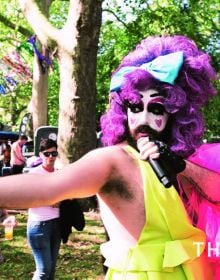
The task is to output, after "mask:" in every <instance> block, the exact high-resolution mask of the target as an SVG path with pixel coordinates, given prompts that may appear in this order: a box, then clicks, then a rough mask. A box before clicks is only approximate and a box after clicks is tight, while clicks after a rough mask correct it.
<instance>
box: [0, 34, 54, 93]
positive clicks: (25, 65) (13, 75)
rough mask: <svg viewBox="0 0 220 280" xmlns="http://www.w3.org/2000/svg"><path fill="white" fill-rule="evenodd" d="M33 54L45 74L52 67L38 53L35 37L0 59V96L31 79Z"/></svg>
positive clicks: (48, 58)
mask: <svg viewBox="0 0 220 280" xmlns="http://www.w3.org/2000/svg"><path fill="white" fill-rule="evenodd" d="M34 54H36V56H37V58H38V60H39V63H40V66H41V68H42V72H43V73H45V72H46V70H48V68H49V67H51V66H52V61H51V59H50V57H47V56H44V55H43V54H42V53H41V52H40V51H39V48H38V47H37V43H36V35H34V36H32V37H31V38H29V39H28V40H27V42H24V43H22V44H21V45H20V46H18V47H17V48H16V49H15V50H14V51H12V52H10V53H8V54H7V55H5V56H4V57H2V58H1V59H0V94H2V95H5V94H6V93H8V92H12V91H13V90H14V88H15V87H16V86H17V85H18V84H24V83H26V82H27V81H29V80H30V79H31V78H32V62H33V57H34Z"/></svg>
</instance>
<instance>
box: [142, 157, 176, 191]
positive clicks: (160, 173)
mask: <svg viewBox="0 0 220 280" xmlns="http://www.w3.org/2000/svg"><path fill="white" fill-rule="evenodd" d="M148 161H149V163H150V165H151V167H152V168H153V170H154V172H155V174H156V175H157V177H158V179H159V180H160V182H161V183H162V184H163V185H164V187H165V188H170V187H171V186H172V181H171V179H170V178H169V176H168V175H167V174H166V172H165V171H164V169H162V167H161V165H160V163H159V162H158V160H156V159H151V158H149V160H148Z"/></svg>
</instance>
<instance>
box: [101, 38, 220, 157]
mask: <svg viewBox="0 0 220 280" xmlns="http://www.w3.org/2000/svg"><path fill="white" fill-rule="evenodd" d="M178 51H182V52H183V55H184V61H183V65H182V67H181V69H180V71H179V74H178V77H177V78H176V80H175V83H174V85H171V84H168V83H164V82H160V81H159V80H156V79H155V78H154V77H153V76H152V75H151V74H150V73H148V72H147V71H145V70H142V69H137V70H134V71H133V72H131V73H129V74H126V75H125V76H124V79H125V81H124V84H123V85H122V86H121V88H120V90H118V91H117V92H116V91H115V92H111V95H110V107H109V109H108V111H107V112H106V113H105V114H104V115H103V116H102V118H101V129H102V143H103V145H105V146H109V145H114V144H118V143H120V142H122V141H124V140H126V139H127V137H128V125H127V108H128V104H137V103H139V102H140V98H141V97H140V95H139V91H143V90H147V89H157V90H158V91H160V92H161V91H162V92H164V95H165V108H166V111H167V112H168V113H169V114H170V118H169V123H168V127H167V129H166V131H165V133H166V138H165V142H166V143H167V144H168V145H169V146H170V148H171V150H172V151H174V152H176V153H177V154H179V155H181V156H184V157H185V156H188V155H190V154H191V153H193V152H194V150H195V148H196V147H197V146H198V145H200V144H201V141H202V137H203V134H204V121H203V116H202V114H201V112H200V109H201V107H202V106H204V104H205V103H206V102H207V101H208V99H209V98H210V97H211V96H213V95H214V94H215V93H216V90H215V89H214V87H213V85H212V80H214V79H215V71H214V70H213V68H212V67H211V65H210V58H209V56H208V55H207V54H206V53H204V52H202V51H200V50H198V48H197V46H196V44H195V43H194V42H193V41H191V40H190V39H188V38H187V37H184V36H178V35H176V36H162V37H159V36H158V37H148V38H146V39H144V40H142V41H141V43H140V44H139V45H137V47H136V49H135V50H134V51H132V52H130V53H129V54H128V55H127V56H125V57H124V59H123V60H122V63H121V64H120V66H119V67H118V68H117V70H116V71H115V73H116V72H117V71H118V70H119V69H120V68H121V67H124V66H140V65H142V64H144V63H147V62H150V61H152V60H154V59H155V58H157V57H158V56H164V55H167V54H170V53H174V52H178ZM113 75H114V74H113Z"/></svg>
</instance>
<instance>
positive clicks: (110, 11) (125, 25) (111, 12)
mask: <svg viewBox="0 0 220 280" xmlns="http://www.w3.org/2000/svg"><path fill="white" fill-rule="evenodd" d="M102 11H103V12H107V13H110V14H112V15H113V16H114V17H115V18H116V19H117V21H119V22H120V23H122V24H123V25H124V27H125V28H127V29H129V28H128V25H127V24H126V23H125V22H124V21H122V20H121V19H120V18H119V17H118V16H117V15H116V13H114V12H113V11H112V10H109V9H103V10H102Z"/></svg>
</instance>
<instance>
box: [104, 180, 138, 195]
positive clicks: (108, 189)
mask: <svg viewBox="0 0 220 280" xmlns="http://www.w3.org/2000/svg"><path fill="white" fill-rule="evenodd" d="M129 189H130V188H129V187H128V186H127V183H125V182H124V181H123V180H122V179H111V180H109V181H108V182H107V183H106V184H105V185H104V186H103V187H102V190H101V193H103V194H110V195H117V196H119V197H120V198H122V199H124V200H132V199H133V198H134V196H133V194H132V192H131V191H129Z"/></svg>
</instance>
